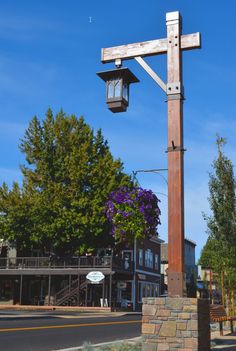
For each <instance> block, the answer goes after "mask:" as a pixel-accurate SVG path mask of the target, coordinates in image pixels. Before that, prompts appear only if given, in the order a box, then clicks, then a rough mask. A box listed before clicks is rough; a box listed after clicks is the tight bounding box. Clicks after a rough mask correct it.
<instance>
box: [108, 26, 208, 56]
mask: <svg viewBox="0 0 236 351" xmlns="http://www.w3.org/2000/svg"><path fill="white" fill-rule="evenodd" d="M167 43H168V39H167V38H165V39H156V40H150V41H143V42H140V43H134V44H128V45H120V46H113V47H111V48H104V49H102V55H101V61H102V63H107V62H112V61H115V60H117V59H121V60H129V59H132V58H135V57H138V56H143V57H145V56H154V55H160V54H166V53H167V46H168V45H167ZM200 47H201V37H200V33H199V32H198V33H193V34H187V35H182V36H181V49H182V50H191V49H197V48H200Z"/></svg>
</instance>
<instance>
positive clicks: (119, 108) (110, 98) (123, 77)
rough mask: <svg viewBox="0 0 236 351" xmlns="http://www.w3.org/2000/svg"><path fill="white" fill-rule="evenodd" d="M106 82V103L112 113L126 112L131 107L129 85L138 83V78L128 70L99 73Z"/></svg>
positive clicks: (118, 69)
mask: <svg viewBox="0 0 236 351" xmlns="http://www.w3.org/2000/svg"><path fill="white" fill-rule="evenodd" d="M97 75H98V76H99V77H100V78H102V79H103V80H104V81H105V82H106V103H107V105H108V108H109V110H111V111H112V112H114V113H115V112H124V111H126V109H127V107H128V105H129V85H130V83H138V82H139V80H138V78H136V77H135V75H134V74H133V73H132V72H131V71H130V70H129V69H128V68H117V69H114V70H112V71H105V72H99V73H97Z"/></svg>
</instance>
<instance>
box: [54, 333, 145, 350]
mask: <svg viewBox="0 0 236 351" xmlns="http://www.w3.org/2000/svg"><path fill="white" fill-rule="evenodd" d="M141 341H142V337H141V336H138V337H136V338H132V339H123V340H115V341H108V342H103V343H100V344H89V345H91V346H92V347H94V348H98V347H103V346H109V345H111V346H112V345H116V344H121V343H123V342H125V343H128V344H135V343H137V342H141ZM83 347H84V346H75V347H69V348H67V349H57V350H51V351H79V350H83Z"/></svg>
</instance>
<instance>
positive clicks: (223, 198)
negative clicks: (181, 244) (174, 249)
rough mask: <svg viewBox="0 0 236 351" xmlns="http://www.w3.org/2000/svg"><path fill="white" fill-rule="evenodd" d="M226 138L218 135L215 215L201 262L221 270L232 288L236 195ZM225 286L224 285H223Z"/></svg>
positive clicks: (211, 186)
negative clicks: (227, 155) (227, 153)
mask: <svg viewBox="0 0 236 351" xmlns="http://www.w3.org/2000/svg"><path fill="white" fill-rule="evenodd" d="M225 143H226V141H225V139H223V138H221V137H219V136H218V137H217V140H216V144H217V151H218V157H217V159H216V160H215V161H214V162H213V165H212V167H213V173H211V174H210V180H209V192H210V196H209V198H208V201H209V204H210V208H211V211H212V215H211V216H209V217H207V216H206V215H204V218H205V220H206V221H207V227H208V235H209V238H208V240H207V243H206V245H205V247H204V248H203V250H202V253H201V258H200V263H201V264H203V265H205V266H208V267H209V268H212V269H213V270H214V271H215V272H217V273H218V276H219V277H220V280H221V285H222V294H223V295H224V287H225V286H227V287H228V289H231V290H232V289H233V288H234V287H235V283H236V280H235V278H236V276H235V273H234V272H235V268H236V262H235V261H236V260H235V259H236V208H235V205H236V197H235V179H234V172H233V165H232V162H231V161H230V160H229V159H228V158H227V157H226V156H225V154H224V153H223V146H224V145H225ZM223 285H224V286H223Z"/></svg>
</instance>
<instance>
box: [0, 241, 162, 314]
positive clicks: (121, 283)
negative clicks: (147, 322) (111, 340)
mask: <svg viewBox="0 0 236 351" xmlns="http://www.w3.org/2000/svg"><path fill="white" fill-rule="evenodd" d="M161 242H163V241H162V240H160V239H159V238H158V236H155V237H152V238H150V239H145V240H144V241H143V242H142V243H141V242H140V243H138V242H134V244H133V245H132V247H131V246H130V245H129V246H125V245H123V246H122V247H119V248H118V247H117V248H115V249H98V250H97V251H96V252H95V253H94V255H86V256H82V257H55V256H50V257H39V256H38V257H12V256H10V257H7V256H6V257H2V258H0V287H1V288H0V304H2V303H12V304H36V305H43V304H44V305H78V306H93V307H96V306H105V307H110V308H116V309H117V308H128V307H129V308H132V309H133V310H135V309H141V303H142V297H152V296H153V297H154V296H159V295H160V290H161V289H160V285H161V273H160V245H161Z"/></svg>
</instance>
